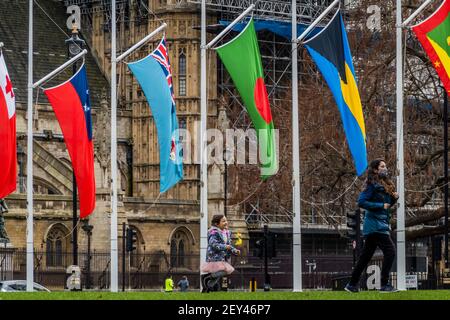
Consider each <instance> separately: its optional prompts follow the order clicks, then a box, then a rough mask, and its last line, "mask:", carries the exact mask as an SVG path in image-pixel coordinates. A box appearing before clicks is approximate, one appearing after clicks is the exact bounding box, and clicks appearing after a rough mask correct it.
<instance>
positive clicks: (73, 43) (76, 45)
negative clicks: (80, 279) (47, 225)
mask: <svg viewBox="0 0 450 320" xmlns="http://www.w3.org/2000/svg"><path fill="white" fill-rule="evenodd" d="M65 42H66V46H67V57H68V58H69V59H70V58H73V57H74V56H76V55H77V54H79V53H80V52H81V51H82V50H83V48H84V46H85V42H84V40H82V39H80V38H79V37H78V27H77V24H76V23H74V24H72V37H71V38H70V39H66V41H65ZM76 72H77V63H76V62H75V63H74V64H73V66H72V74H75V73H76ZM72 181H73V184H72V189H73V192H72V201H73V206H72V207H73V212H72V224H73V232H72V254H73V263H72V264H73V265H78V231H77V228H76V226H77V222H78V215H77V182H76V179H75V171H73V178H72Z"/></svg>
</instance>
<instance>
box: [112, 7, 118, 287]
mask: <svg viewBox="0 0 450 320" xmlns="http://www.w3.org/2000/svg"><path fill="white" fill-rule="evenodd" d="M111 6H112V8H111V11H112V15H111V188H112V194H111V292H117V291H118V288H119V286H118V278H119V273H118V261H119V260H118V252H117V125H116V124H117V114H116V113H117V95H116V90H117V72H116V64H117V61H116V0H112V1H111Z"/></svg>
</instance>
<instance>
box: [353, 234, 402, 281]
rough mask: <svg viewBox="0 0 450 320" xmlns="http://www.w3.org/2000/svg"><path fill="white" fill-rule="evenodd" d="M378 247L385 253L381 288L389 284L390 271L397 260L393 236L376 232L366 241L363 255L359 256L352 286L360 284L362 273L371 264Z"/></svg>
mask: <svg viewBox="0 0 450 320" xmlns="http://www.w3.org/2000/svg"><path fill="white" fill-rule="evenodd" d="M377 247H379V248H380V249H381V251H383V256H384V259H383V267H382V268H381V286H385V285H386V284H388V281H389V271H390V270H391V267H392V263H393V262H394V258H395V245H394V242H393V241H392V239H391V236H389V235H387V234H383V233H376V232H375V233H371V234H369V235H368V236H367V237H366V240H365V241H364V247H363V249H362V252H361V255H360V256H359V259H358V262H357V263H356V266H355V269H354V270H353V272H352V279H351V280H350V284H351V285H357V284H358V282H359V278H360V277H361V273H362V272H363V271H364V269H365V268H366V267H367V265H368V264H369V262H370V260H371V259H372V256H373V254H374V253H375V250H376V249H377Z"/></svg>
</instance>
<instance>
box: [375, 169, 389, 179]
mask: <svg viewBox="0 0 450 320" xmlns="http://www.w3.org/2000/svg"><path fill="white" fill-rule="evenodd" d="M378 175H379V176H380V178H386V177H387V176H388V175H389V172H388V169H380V170H379V171H378Z"/></svg>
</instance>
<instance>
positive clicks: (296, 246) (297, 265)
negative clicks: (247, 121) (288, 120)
mask: <svg viewBox="0 0 450 320" xmlns="http://www.w3.org/2000/svg"><path fill="white" fill-rule="evenodd" d="M336 5H339V0H335V1H333V3H332V4H330V5H329V6H328V8H326V9H325V11H324V12H322V13H321V14H320V15H319V16H318V17H317V18H316V19H315V20H314V21H313V23H311V25H310V26H309V27H308V28H306V30H305V31H304V32H303V33H302V34H301V35H300V36H299V37H297V3H296V0H292V10H291V12H292V162H293V163H292V165H293V177H292V193H293V194H292V199H293V204H292V206H293V209H294V221H293V229H292V243H293V248H292V250H293V254H294V262H293V272H292V273H293V277H294V288H293V291H294V292H301V291H302V290H303V289H302V246H301V220H300V218H301V205H300V192H301V190H300V137H299V119H298V118H299V117H298V91H297V90H298V62H297V60H298V58H297V57H298V51H297V50H298V48H297V46H298V43H299V42H301V41H303V39H305V38H306V36H307V35H308V34H309V33H310V32H311V31H312V30H313V29H314V28H315V27H316V25H318V24H319V22H320V21H321V20H322V19H323V18H325V16H326V15H327V14H328V13H329V12H330V11H331V10H332V9H333V8H334V7H335V6H336Z"/></svg>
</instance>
